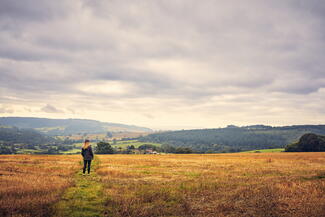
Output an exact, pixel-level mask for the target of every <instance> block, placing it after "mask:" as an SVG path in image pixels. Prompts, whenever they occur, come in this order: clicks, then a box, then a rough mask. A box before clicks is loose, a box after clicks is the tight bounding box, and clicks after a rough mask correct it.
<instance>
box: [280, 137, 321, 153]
mask: <svg viewBox="0 0 325 217" xmlns="http://www.w3.org/2000/svg"><path fill="white" fill-rule="evenodd" d="M285 151H286V152H318V151H325V136H320V135H316V134H313V133H307V134H305V135H303V136H302V137H301V138H300V139H299V141H298V142H296V143H292V144H289V145H287V146H286V148H285Z"/></svg>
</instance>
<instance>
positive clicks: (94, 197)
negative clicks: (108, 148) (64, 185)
mask: <svg viewBox="0 0 325 217" xmlns="http://www.w3.org/2000/svg"><path fill="white" fill-rule="evenodd" d="M92 163H93V164H92V172H91V174H90V175H85V176H83V175H82V172H81V170H80V171H79V172H78V173H77V174H76V175H75V185H74V186H73V187H71V188H68V189H67V190H66V191H65V193H64V194H63V196H62V198H61V200H60V201H59V202H58V203H57V204H55V205H54V210H55V213H54V216H55V217H67V216H69V217H100V216H103V215H104V202H105V199H104V198H105V197H104V195H103V186H102V184H101V183H100V180H99V177H98V176H97V174H96V172H95V170H96V168H98V166H99V163H100V162H99V159H98V158H97V157H95V160H94V161H93V162H92Z"/></svg>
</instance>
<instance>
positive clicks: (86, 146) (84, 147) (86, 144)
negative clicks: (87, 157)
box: [82, 139, 90, 149]
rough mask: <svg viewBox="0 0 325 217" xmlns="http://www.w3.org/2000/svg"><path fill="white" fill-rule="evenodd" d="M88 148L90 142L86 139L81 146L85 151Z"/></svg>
mask: <svg viewBox="0 0 325 217" xmlns="http://www.w3.org/2000/svg"><path fill="white" fill-rule="evenodd" d="M89 146H90V141H89V140H88V139H86V140H85V142H84V144H83V145H82V148H83V149H87V148H88V147H89Z"/></svg>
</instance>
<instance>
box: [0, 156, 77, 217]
mask: <svg viewBox="0 0 325 217" xmlns="http://www.w3.org/2000/svg"><path fill="white" fill-rule="evenodd" d="M79 161H80V157H79V156H78V157H77V156H63V155H61V156H54V155H52V156H46V155H33V156H32V155H2V156H1V159H0V165H1V167H0V216H12V217H13V216H15V217H18V216H19V217H29V216H30V217H38V216H49V215H51V214H52V211H53V210H51V208H50V207H51V206H52V205H53V204H54V203H55V202H56V201H57V200H59V199H60V195H61V193H62V192H63V191H64V189H66V188H67V187H69V186H71V185H72V184H73V180H72V179H73V174H74V173H75V171H76V170H77V168H78V167H80V166H79V164H78V162H79Z"/></svg>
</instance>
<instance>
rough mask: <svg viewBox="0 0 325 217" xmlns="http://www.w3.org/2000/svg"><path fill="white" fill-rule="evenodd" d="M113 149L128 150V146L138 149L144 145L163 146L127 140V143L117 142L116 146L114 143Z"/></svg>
mask: <svg viewBox="0 0 325 217" xmlns="http://www.w3.org/2000/svg"><path fill="white" fill-rule="evenodd" d="M111 144H112V146H113V147H116V148H118V147H121V148H123V149H126V148H127V147H128V146H131V145H134V147H135V148H138V147H139V146H140V145H144V144H150V145H154V146H157V147H160V146H161V144H160V143H155V142H139V141H138V140H126V141H117V143H116V145H113V143H111Z"/></svg>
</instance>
